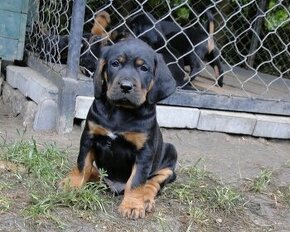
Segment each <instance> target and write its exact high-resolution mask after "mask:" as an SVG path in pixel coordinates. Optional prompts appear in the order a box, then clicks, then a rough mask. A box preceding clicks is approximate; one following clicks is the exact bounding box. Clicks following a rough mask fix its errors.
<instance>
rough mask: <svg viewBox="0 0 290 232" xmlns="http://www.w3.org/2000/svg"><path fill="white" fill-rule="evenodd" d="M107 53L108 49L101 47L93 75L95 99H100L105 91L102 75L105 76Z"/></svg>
mask: <svg viewBox="0 0 290 232" xmlns="http://www.w3.org/2000/svg"><path fill="white" fill-rule="evenodd" d="M108 51H109V47H103V48H102V51H101V56H100V57H99V60H98V65H97V69H96V71H95V73H94V76H93V80H94V87H95V89H94V92H95V98H100V97H101V96H102V94H103V93H104V92H105V91H106V90H105V89H106V88H107V87H106V83H105V81H104V78H105V77H104V75H105V71H106V70H105V69H106V67H105V66H106V63H107V61H106V60H107V59H106V57H107V54H108Z"/></svg>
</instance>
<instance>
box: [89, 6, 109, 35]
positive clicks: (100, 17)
mask: <svg viewBox="0 0 290 232" xmlns="http://www.w3.org/2000/svg"><path fill="white" fill-rule="evenodd" d="M110 23H111V17H110V15H109V13H108V12H106V11H101V12H99V13H98V14H97V15H96V17H95V21H94V25H93V27H92V29H91V33H92V34H93V35H97V36H103V35H105V34H106V30H105V29H106V28H107V27H108V26H109V25H110Z"/></svg>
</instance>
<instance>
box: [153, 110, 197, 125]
mask: <svg viewBox="0 0 290 232" xmlns="http://www.w3.org/2000/svg"><path fill="white" fill-rule="evenodd" d="M198 118H199V110H198V109H195V108H186V107H174V106H162V105H158V106H157V121H158V123H159V125H160V126H161V127H167V128H196V127H197V122H198Z"/></svg>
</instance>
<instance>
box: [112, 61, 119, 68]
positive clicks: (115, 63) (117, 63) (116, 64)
mask: <svg viewBox="0 0 290 232" xmlns="http://www.w3.org/2000/svg"><path fill="white" fill-rule="evenodd" d="M111 65H112V66H113V67H115V68H117V67H119V66H120V62H119V61H118V60H114V61H113V62H112V63H111Z"/></svg>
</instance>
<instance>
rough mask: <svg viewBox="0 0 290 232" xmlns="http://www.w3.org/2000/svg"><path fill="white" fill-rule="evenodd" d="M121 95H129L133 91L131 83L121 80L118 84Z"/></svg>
mask: <svg viewBox="0 0 290 232" xmlns="http://www.w3.org/2000/svg"><path fill="white" fill-rule="evenodd" d="M118 84H119V86H120V89H121V91H122V93H125V94H127V93H130V92H131V91H132V89H133V83H132V82H131V81H129V80H121V81H119V82H118Z"/></svg>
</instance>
